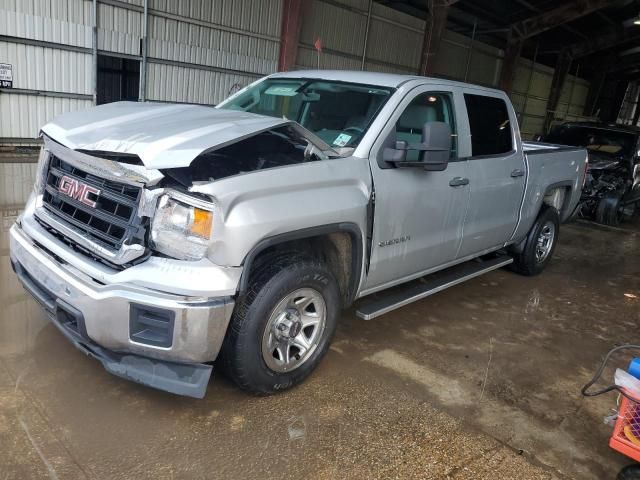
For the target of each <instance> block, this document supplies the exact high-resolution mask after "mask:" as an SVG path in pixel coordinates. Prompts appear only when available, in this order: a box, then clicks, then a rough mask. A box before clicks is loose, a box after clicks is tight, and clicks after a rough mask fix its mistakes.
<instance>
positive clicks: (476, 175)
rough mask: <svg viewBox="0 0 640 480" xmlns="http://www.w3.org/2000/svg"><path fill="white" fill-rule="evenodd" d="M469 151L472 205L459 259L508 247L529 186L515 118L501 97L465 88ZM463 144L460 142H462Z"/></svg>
mask: <svg viewBox="0 0 640 480" xmlns="http://www.w3.org/2000/svg"><path fill="white" fill-rule="evenodd" d="M463 97H464V105H465V108H466V110H467V115H466V116H465V120H466V119H468V128H469V129H468V130H467V132H468V133H469V136H468V137H467V139H465V140H466V141H467V142H469V144H470V147H471V151H470V153H471V155H470V156H469V157H468V158H467V159H468V161H469V187H470V197H471V198H470V200H471V201H470V203H469V211H468V213H467V218H466V219H465V224H464V237H463V239H462V245H461V247H460V253H459V254H458V258H463V257H467V256H470V255H474V254H478V253H481V252H483V251H485V250H488V249H492V248H495V247H497V246H500V245H502V244H504V243H505V242H506V241H508V240H509V239H510V238H511V236H512V235H513V232H514V229H515V227H516V224H517V223H518V216H519V213H520V206H521V203H522V197H523V194H524V187H525V182H526V168H525V163H524V155H523V154H522V151H521V143H520V137H519V130H518V124H517V120H516V118H515V113H514V111H513V109H512V108H510V107H509V105H508V104H507V102H506V101H505V97H504V96H503V95H502V94H500V93H499V92H495V93H494V92H490V93H489V92H484V91H480V90H473V89H463ZM461 141H462V140H461Z"/></svg>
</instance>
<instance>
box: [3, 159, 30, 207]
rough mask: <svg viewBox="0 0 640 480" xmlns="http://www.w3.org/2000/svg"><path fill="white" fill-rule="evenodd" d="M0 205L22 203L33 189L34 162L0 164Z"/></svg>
mask: <svg viewBox="0 0 640 480" xmlns="http://www.w3.org/2000/svg"><path fill="white" fill-rule="evenodd" d="M0 172H1V173H2V175H0V205H2V206H8V205H15V206H18V205H24V204H25V203H26V201H27V198H29V194H30V193H31V190H32V189H33V179H34V178H35V177H36V164H35V163H2V164H0Z"/></svg>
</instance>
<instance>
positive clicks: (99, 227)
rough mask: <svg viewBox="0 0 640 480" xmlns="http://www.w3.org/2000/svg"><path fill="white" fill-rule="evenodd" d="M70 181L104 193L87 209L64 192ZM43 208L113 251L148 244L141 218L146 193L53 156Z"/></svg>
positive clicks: (87, 206)
mask: <svg viewBox="0 0 640 480" xmlns="http://www.w3.org/2000/svg"><path fill="white" fill-rule="evenodd" d="M63 177H66V178H67V179H72V180H75V181H78V182H81V183H82V184H84V185H87V186H89V187H93V188H94V189H98V190H99V191H100V193H99V194H98V195H97V197H93V200H92V202H91V203H94V202H95V207H93V206H91V205H87V204H86V203H84V202H83V201H81V200H79V199H76V198H73V197H71V196H68V195H65V194H63V193H62V192H61V191H60V186H61V179H62V178H63ZM44 187H45V188H44V192H43V196H42V205H43V207H44V208H45V209H46V210H47V212H49V213H50V214H52V215H54V216H56V217H57V218H58V219H60V220H62V221H63V222H64V223H66V224H67V225H68V226H69V227H70V228H72V229H74V230H76V231H78V232H79V233H81V234H82V235H83V236H85V237H87V238H88V239H89V240H91V241H93V242H95V243H96V244H98V245H100V246H101V247H103V248H106V249H108V250H110V251H113V252H116V251H118V250H119V249H120V248H121V247H122V246H123V244H125V243H126V244H132V243H139V244H143V243H144V231H145V229H144V225H143V224H142V221H141V219H140V218H139V217H138V216H137V211H138V205H139V203H140V195H141V194H142V189H141V188H140V187H137V186H132V185H127V184H124V183H119V182H115V181H112V180H106V179H104V178H100V177H98V176H96V175H93V174H91V173H89V172H86V171H84V170H81V169H79V168H76V167H74V166H73V165H71V164H69V163H67V162H65V161H63V160H61V159H60V158H58V157H56V156H54V155H51V157H50V163H49V169H48V172H47V175H46V183H45V186H44Z"/></svg>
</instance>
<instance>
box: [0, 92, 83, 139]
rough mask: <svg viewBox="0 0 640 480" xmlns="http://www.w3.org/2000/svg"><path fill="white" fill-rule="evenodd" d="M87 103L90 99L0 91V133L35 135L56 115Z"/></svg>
mask: <svg viewBox="0 0 640 480" xmlns="http://www.w3.org/2000/svg"><path fill="white" fill-rule="evenodd" d="M91 105H92V102H91V101H90V100H77V99H72V98H56V97H42V96H35V95H15V94H4V93H0V118H2V123H1V124H0V137H9V138H36V137H37V136H38V132H39V131H40V127H41V126H42V125H44V124H45V123H47V122H48V121H49V120H51V119H52V118H53V117H55V116H56V115H59V114H61V113H65V112H72V111H75V110H80V109H83V108H88V107H90V106H91ZM7 120H8V121H7Z"/></svg>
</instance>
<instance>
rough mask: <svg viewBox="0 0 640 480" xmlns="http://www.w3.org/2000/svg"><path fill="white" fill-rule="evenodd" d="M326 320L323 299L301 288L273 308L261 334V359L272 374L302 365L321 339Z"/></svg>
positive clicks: (317, 293) (314, 292)
mask: <svg viewBox="0 0 640 480" xmlns="http://www.w3.org/2000/svg"><path fill="white" fill-rule="evenodd" d="M326 321H327V308H326V304H325V302H324V298H322V295H321V294H320V292H318V291H317V290H314V289H313V288H301V289H298V290H296V291H294V292H291V293H290V294H288V295H287V296H286V297H284V298H283V299H282V300H281V301H280V302H279V303H278V305H276V307H275V308H274V309H273V311H272V312H271V315H270V316H269V320H268V321H267V325H266V326H265V329H264V333H263V335H262V358H263V359H264V362H265V363H266V364H267V366H268V367H269V368H270V369H271V370H273V371H274V372H280V373H282V372H290V371H292V370H295V369H296V368H298V367H300V366H301V365H302V364H304V363H305V362H306V361H307V360H309V358H310V357H311V355H313V352H315V350H316V348H318V345H319V343H320V340H321V339H322V334H323V332H324V329H325V325H326Z"/></svg>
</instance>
